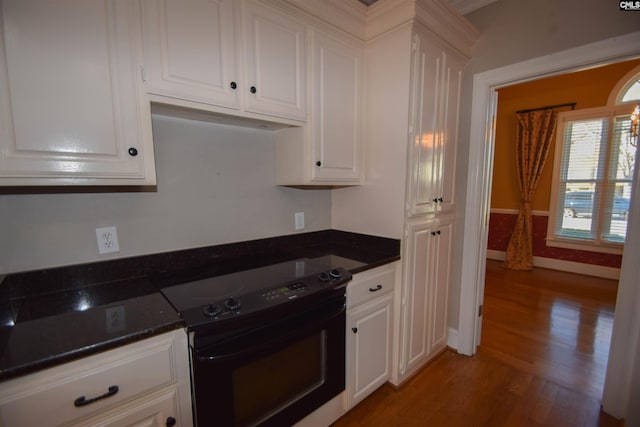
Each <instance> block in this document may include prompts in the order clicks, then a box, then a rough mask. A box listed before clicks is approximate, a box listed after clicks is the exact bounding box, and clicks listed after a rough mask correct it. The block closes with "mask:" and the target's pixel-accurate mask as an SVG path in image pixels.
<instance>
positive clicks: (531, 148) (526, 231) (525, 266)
mask: <svg viewBox="0 0 640 427" xmlns="http://www.w3.org/2000/svg"><path fill="white" fill-rule="evenodd" d="M517 117H518V133H517V140H516V166H517V173H518V187H519V188H520V210H519V212H518V219H517V221H516V225H515V228H514V230H513V234H512V235H511V239H510V240H509V245H508V246H507V254H506V258H505V262H504V263H505V266H506V267H507V268H510V269H513V270H532V269H533V228H532V221H531V200H532V199H533V195H534V194H535V190H536V187H537V186H538V181H539V180H540V176H541V175H542V170H543V168H544V165H545V162H546V160H547V157H548V154H549V148H550V147H551V143H552V142H553V138H554V135H555V131H556V122H557V120H558V114H557V113H556V112H555V111H553V110H539V111H529V112H526V113H519V114H518V115H517Z"/></svg>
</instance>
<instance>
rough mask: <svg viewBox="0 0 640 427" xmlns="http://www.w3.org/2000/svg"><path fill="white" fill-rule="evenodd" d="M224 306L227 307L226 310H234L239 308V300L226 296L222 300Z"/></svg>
mask: <svg viewBox="0 0 640 427" xmlns="http://www.w3.org/2000/svg"><path fill="white" fill-rule="evenodd" d="M224 306H225V307H226V308H227V310H231V311H236V310H237V309H239V308H240V301H238V300H237V299H235V298H228V299H227V300H226V301H225V302H224Z"/></svg>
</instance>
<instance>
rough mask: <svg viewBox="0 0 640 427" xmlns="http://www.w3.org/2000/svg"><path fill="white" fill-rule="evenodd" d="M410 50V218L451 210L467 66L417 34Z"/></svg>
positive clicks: (447, 51)
mask: <svg viewBox="0 0 640 427" xmlns="http://www.w3.org/2000/svg"><path fill="white" fill-rule="evenodd" d="M413 46H414V58H413V70H412V78H413V81H412V94H413V104H412V105H411V108H412V110H413V111H412V114H411V119H410V120H411V126H410V132H411V136H412V141H411V142H412V144H411V146H410V147H409V150H410V157H411V162H410V174H411V177H410V179H409V187H410V189H409V212H408V214H409V216H415V215H420V214H424V213H429V212H440V211H450V210H452V209H453V199H454V188H455V185H454V184H455V160H456V146H457V140H458V122H459V116H460V90H461V85H462V70H463V67H464V63H465V60H464V59H463V58H461V55H459V54H457V53H456V52H455V51H453V50H452V49H450V48H444V47H442V46H441V45H439V44H438V43H436V42H434V41H431V40H429V39H428V38H427V37H425V36H424V35H421V34H420V32H418V33H417V35H416V36H415V37H414V44H413Z"/></svg>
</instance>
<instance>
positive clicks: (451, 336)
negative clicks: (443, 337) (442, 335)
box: [447, 328, 458, 350]
mask: <svg viewBox="0 0 640 427" xmlns="http://www.w3.org/2000/svg"><path fill="white" fill-rule="evenodd" d="M447 346H448V347H449V348H452V349H454V350H457V349H458V330H457V329H455V328H449V333H448V336H447Z"/></svg>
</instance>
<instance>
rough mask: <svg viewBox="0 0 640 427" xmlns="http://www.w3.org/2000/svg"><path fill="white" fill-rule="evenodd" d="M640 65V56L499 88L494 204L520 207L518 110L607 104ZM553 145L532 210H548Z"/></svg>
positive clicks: (495, 206)
mask: <svg viewBox="0 0 640 427" xmlns="http://www.w3.org/2000/svg"><path fill="white" fill-rule="evenodd" d="M638 65H640V59H639V60H633V61H626V62H621V63H618V64H613V65H609V66H606V67H600V68H594V69H590V70H586V71H580V72H576V73H571V74H565V75H561V76H557V77H548V78H546V79H541V80H536V81H533V82H527V83H522V84H519V85H515V86H510V87H506V88H503V89H499V90H498V116H497V120H496V141H495V153H494V167H493V186H492V189H491V207H492V208H499V209H518V207H519V205H520V195H519V190H518V180H517V171H516V163H515V156H516V149H515V147H516V145H515V144H516V141H515V137H516V125H517V121H516V111H517V110H524V109H528V108H536V107H542V106H545V105H555V104H564V103H569V102H576V103H577V104H576V109H577V110H579V109H583V108H592V107H599V106H603V105H606V103H607V99H608V98H609V93H610V92H611V90H612V89H613V87H614V86H615V85H616V83H618V80H620V79H621V78H622V77H623V76H624V75H625V74H627V73H628V72H629V71H630V70H631V69H633V68H634V67H636V66H638ZM564 110H566V108H562V109H558V110H557V111H564ZM554 147H555V141H554V145H553V146H552V147H551V149H550V152H549V157H548V158H547V162H546V163H545V166H544V171H543V174H542V176H541V177H540V181H539V183H538V188H537V190H536V195H535V196H534V198H533V204H532V207H533V210H540V211H548V210H549V197H550V192H551V178H552V169H553V153H554Z"/></svg>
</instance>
